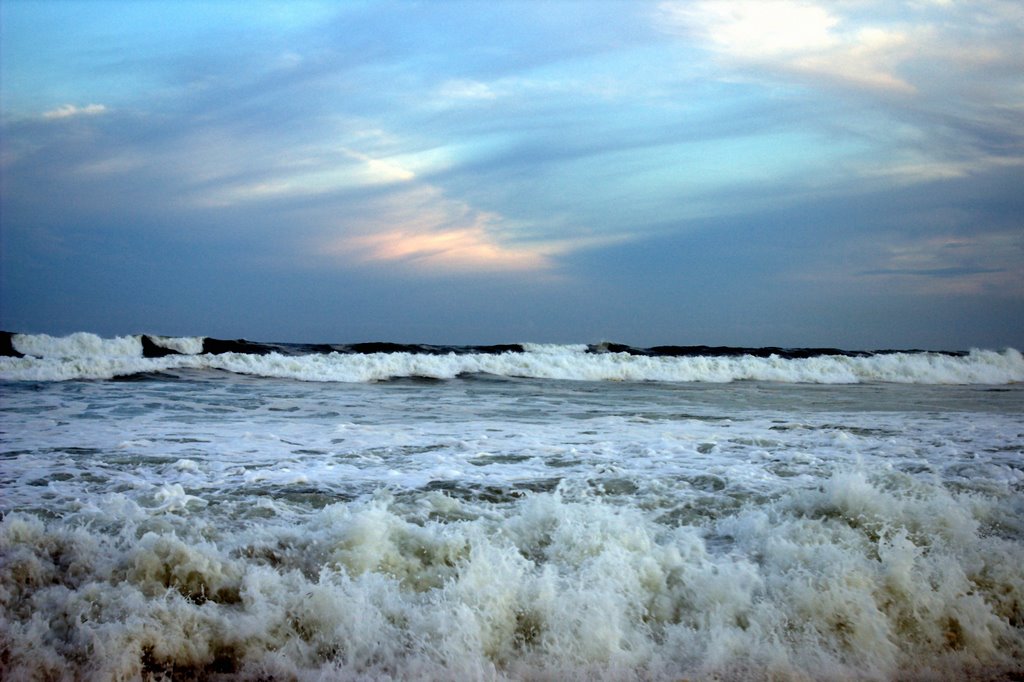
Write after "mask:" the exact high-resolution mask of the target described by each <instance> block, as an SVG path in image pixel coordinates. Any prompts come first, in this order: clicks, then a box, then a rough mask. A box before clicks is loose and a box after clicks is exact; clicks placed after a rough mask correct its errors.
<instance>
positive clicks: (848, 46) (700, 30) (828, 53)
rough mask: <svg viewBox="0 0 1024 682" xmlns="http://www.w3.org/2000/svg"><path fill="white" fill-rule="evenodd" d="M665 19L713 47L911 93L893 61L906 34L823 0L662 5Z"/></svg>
mask: <svg viewBox="0 0 1024 682" xmlns="http://www.w3.org/2000/svg"><path fill="white" fill-rule="evenodd" d="M661 17H662V21H663V26H664V28H666V29H667V30H669V31H670V32H675V33H682V34H684V35H688V36H694V37H696V38H698V39H699V40H702V41H704V42H705V44H707V45H708V46H709V47H710V48H711V49H712V50H714V51H715V52H717V53H718V54H719V55H721V56H723V57H725V58H728V59H732V60H736V61H737V62H740V63H745V64H751V65H761V66H769V67H772V68H775V69H779V70H782V71H785V72H789V73H790V74H793V75H797V76H803V77H813V78H823V79H826V80H829V81H832V82H835V83H839V84H845V85H848V86H855V87H863V88H869V89H875V90H885V91H890V92H900V93H912V92H914V91H915V88H914V86H913V85H911V84H910V83H908V82H907V81H906V80H904V79H903V78H902V77H900V76H899V75H897V73H896V71H895V67H896V66H897V65H898V64H899V62H900V61H901V59H902V58H903V57H904V56H905V55H906V54H908V53H909V52H910V51H912V50H913V47H914V46H913V44H912V40H911V36H910V34H908V33H907V32H905V31H900V30H895V29H889V28H880V27H877V26H864V27H860V28H858V27H856V26H851V25H850V22H847V21H844V19H843V18H841V17H839V16H836V15H835V14H833V13H832V12H830V11H829V10H828V9H826V6H824V5H820V4H816V3H812V2H802V1H800V0H705V1H701V2H666V3H663V4H662V5H661Z"/></svg>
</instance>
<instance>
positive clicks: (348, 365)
mask: <svg viewBox="0 0 1024 682" xmlns="http://www.w3.org/2000/svg"><path fill="white" fill-rule="evenodd" d="M0 352H2V353H3V354H4V356H3V357H0V379H3V380H7V381H64V380H76V379H114V378H117V377H125V376H131V375H137V374H151V373H154V372H166V371H174V370H185V369H194V370H225V371H229V372H234V373H237V374H246V375H253V376H262V377H273V378H283V379H297V380H302V381H335V382H374V381H386V380H390V379H398V378H406V377H424V378H431V379H441V380H444V379H453V378H456V377H459V376H463V375H474V374H489V375H494V376H499V377H510V378H512V377H515V378H533V379H555V380H579V381H664V382H713V383H726V382H732V381H765V382H786V383H819V384H855V383H872V382H891V383H907V384H1008V383H1015V382H1020V381H1024V357H1022V356H1021V353H1020V352H1019V351H1017V350H1015V349H1012V348H1007V349H1005V350H1003V351H992V350H980V349H973V350H970V351H953V352H951V351H922V350H906V351H899V350H884V351H846V350H840V349H835V348H796V349H784V348H775V347H767V348H735V347H725V346H656V347H652V348H633V347H631V346H625V345H621V344H613V343H601V344H593V345H586V344H575V345H558V344H532V343H523V344H504V345H493V346H438V345H423V344H398V343H383V342H381V343H357V344H294V343H258V342H252V341H246V340H244V339H238V340H224V339H214V338H210V337H167V336H155V335H144V334H143V335H131V336H119V337H114V338H101V337H99V336H97V335H95V334H90V333H87V332H79V333H76V334H71V335H68V336H63V337H54V336H49V335H45V334H11V333H8V332H3V333H2V335H0Z"/></svg>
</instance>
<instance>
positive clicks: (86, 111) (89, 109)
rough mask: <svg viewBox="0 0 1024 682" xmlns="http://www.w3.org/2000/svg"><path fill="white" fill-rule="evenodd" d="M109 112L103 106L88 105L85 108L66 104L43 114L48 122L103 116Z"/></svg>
mask: <svg viewBox="0 0 1024 682" xmlns="http://www.w3.org/2000/svg"><path fill="white" fill-rule="evenodd" d="M106 112H107V107H105V106H104V105H102V104H87V105H85V106H84V107H78V106H75V105H74V104H65V105H63V106H59V107H57V108H56V109H51V110H50V111H46V112H43V118H45V119H46V120H48V121H52V120H57V119H62V118H72V117H74V116H96V115H97V114H103V113H106Z"/></svg>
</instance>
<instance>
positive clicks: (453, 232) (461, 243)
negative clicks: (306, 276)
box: [312, 184, 566, 273]
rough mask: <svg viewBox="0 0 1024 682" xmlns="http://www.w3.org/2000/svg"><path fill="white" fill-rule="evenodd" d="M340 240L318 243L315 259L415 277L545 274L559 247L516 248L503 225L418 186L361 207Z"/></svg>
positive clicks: (345, 221)
mask: <svg viewBox="0 0 1024 682" xmlns="http://www.w3.org/2000/svg"><path fill="white" fill-rule="evenodd" d="M338 229H339V230H340V231H342V232H344V233H345V234H344V235H343V236H340V237H328V238H320V239H318V240H316V242H315V243H314V245H313V249H312V250H313V252H314V253H315V254H317V255H318V256H321V257H322V256H327V257H330V258H332V259H333V258H342V259H343V260H346V261H355V262H357V263H364V264H370V263H394V264H399V265H403V266H409V267H411V268H413V269H415V270H417V271H420V272H431V271H433V272H441V273H452V272H509V271H523V270H548V269H550V268H551V267H552V265H553V264H552V262H551V260H550V256H551V255H552V254H553V253H554V252H556V251H558V250H561V249H564V248H566V245H565V244H558V245H552V244H547V245H545V244H537V243H535V244H528V245H516V244H510V243H508V240H507V239H503V238H501V237H500V236H499V235H500V233H503V232H505V233H507V232H508V231H509V230H510V228H509V225H508V221H507V220H506V219H505V218H503V217H502V216H501V215H499V214H497V213H493V212H486V211H479V210H476V209H474V208H473V207H472V206H470V205H469V204H467V203H465V202H463V201H459V200H455V199H450V198H448V197H446V196H445V195H444V193H443V192H442V191H441V190H440V189H438V188H436V187H433V186H431V185H426V184H420V185H417V186H415V187H412V188H409V189H407V190H405V191H402V192H395V193H391V194H387V195H385V196H382V197H378V198H376V199H375V200H373V201H370V202H367V203H365V204H364V205H363V206H361V207H360V208H359V210H358V211H357V212H356V215H355V216H353V217H350V218H347V219H344V218H343V219H339V225H338Z"/></svg>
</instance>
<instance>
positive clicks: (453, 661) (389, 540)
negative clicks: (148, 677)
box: [0, 472, 1024, 680]
mask: <svg viewBox="0 0 1024 682" xmlns="http://www.w3.org/2000/svg"><path fill="white" fill-rule="evenodd" d="M996 504H997V503H996V501H995V500H989V499H985V498H979V497H976V496H959V497H958V496H955V495H951V494H949V493H948V492H946V491H944V490H943V489H942V488H941V487H935V486H934V485H928V484H921V483H915V482H911V481H909V480H903V479H900V478H899V477H895V478H893V477H888V478H885V477H883V478H879V477H868V476H867V475H865V474H863V473H860V472H848V473H839V474H836V475H835V476H833V477H832V478H831V479H829V480H828V481H827V483H826V486H825V487H824V488H823V489H822V490H821V491H817V492H815V491H794V492H792V493H789V494H787V495H785V496H783V497H782V498H780V499H779V500H778V501H777V502H775V503H772V504H769V505H764V506H761V507H758V508H753V509H750V510H743V511H740V512H739V513H736V514H732V515H728V516H726V517H724V518H722V519H721V520H720V521H719V522H718V523H717V524H716V525H714V526H712V527H709V528H707V529H700V528H696V527H690V526H680V527H668V526H663V525H660V524H657V523H654V522H652V521H651V520H650V518H648V516H647V515H645V514H643V513H641V512H639V511H638V510H636V509H633V508H621V507H616V506H612V505H609V504H606V503H603V502H601V501H600V500H597V499H587V498H586V497H584V498H577V499H566V498H565V497H564V496H563V494H561V493H559V492H554V493H545V494H538V495H533V496H530V497H528V498H526V499H525V500H523V501H521V502H519V503H517V504H515V505H514V507H512V508H511V509H509V510H506V511H505V512H504V513H502V514H500V515H496V514H494V513H491V511H490V510H489V509H488V508H487V507H480V506H475V505H472V504H470V503H468V502H460V501H458V500H455V499H452V498H450V497H445V496H441V495H438V494H436V493H435V494H428V495H425V496H422V497H420V498H418V499H417V500H415V501H414V502H412V503H409V502H406V503H402V502H399V501H398V500H396V499H394V498H392V497H390V496H388V495H378V496H376V497H374V498H369V499H366V500H364V501H363V502H360V503H357V504H335V505H329V506H327V507H325V508H323V509H322V510H321V511H320V512H319V513H317V514H315V515H313V516H311V517H308V518H307V519H306V520H304V521H303V522H302V523H301V524H299V525H298V526H295V525H291V524H282V523H275V522H273V520H271V521H270V522H268V523H264V524H263V525H261V526H259V527H258V528H254V529H252V530H251V531H248V532H239V533H236V534H231V535H229V534H225V533H223V532H219V531H218V530H217V529H216V528H214V527H210V526H206V525H204V524H203V523H199V524H198V526H196V527H195V528H193V529H191V530H190V529H189V527H188V526H179V527H178V528H177V530H176V531H168V530H165V531H158V530H148V531H147V530H145V528H144V527H139V526H137V525H136V524H135V523H129V524H128V525H127V526H125V527H123V529H122V530H119V531H113V532H112V533H103V532H101V531H99V530H97V529H96V528H97V527H98V524H97V520H96V519H95V518H93V520H92V524H91V526H90V527H85V526H82V525H79V524H75V523H69V522H61V521H49V522H44V521H41V520H39V519H37V518H35V517H33V516H31V515H26V514H9V515H7V516H6V518H4V520H3V522H2V523H0V552H2V553H3V555H4V556H5V561H4V563H3V567H2V573H0V585H2V587H3V589H2V590H0V600H2V605H3V608H4V612H5V614H6V617H5V618H4V619H3V620H2V622H0V629H2V636H3V639H4V641H5V642H7V646H8V649H7V650H8V652H9V653H8V656H9V658H7V659H6V662H5V664H4V665H5V667H6V668H7V673H8V674H9V675H11V676H12V677H11V678H14V679H17V678H20V677H28V676H30V675H40V674H41V675H44V676H45V675H50V676H57V677H59V676H60V675H62V674H65V673H67V672H68V671H78V672H77V673H76V674H77V675H84V676H92V677H104V678H115V677H119V678H129V677H135V676H139V675H140V674H143V673H146V672H148V673H161V672H162V673H168V674H172V675H186V676H188V675H190V674H197V673H198V674H204V673H206V674H208V673H209V672H210V671H211V670H217V669H218V668H219V669H220V670H221V671H222V672H231V673H233V674H235V675H238V676H240V677H244V678H251V677H253V678H254V677H263V678H265V677H267V676H284V677H299V678H300V679H319V678H320V677H321V676H323V675H327V676H338V677H343V678H377V677H390V678H400V679H564V678H582V677H585V678H588V679H656V680H660V679H666V680H668V679H680V678H681V677H690V678H697V679H722V678H726V679H737V678H738V679H860V678H871V679H890V678H893V677H897V676H899V677H901V678H922V679H924V678H927V679H958V678H959V677H960V676H962V675H964V674H966V673H970V672H979V671H980V672H981V673H985V672H986V671H1003V672H1006V671H1009V670H1014V669H1016V664H1015V661H1019V660H1020V657H1021V656H1022V655H1024V641H1022V637H1021V633H1020V630H1019V625H1018V626H1014V625H1013V623H1018V624H1019V623H1020V622H1021V619H1022V618H1024V611H1022V605H1024V574H1021V573H1020V572H1019V570H1016V567H1019V566H1020V565H1021V563H1022V562H1024V550H1022V548H1021V546H1020V545H1019V544H1014V543H1011V542H1008V541H1006V540H1001V539H999V538H998V537H994V536H992V535H990V534H987V533H984V532H982V531H981V530H980V529H981V527H982V526H983V525H985V524H988V523H990V522H991V521H992V519H993V518H994V517H996V516H997V515H998V513H999V512H998V510H997V509H996V508H995V507H996ZM172 511H173V510H172ZM111 521H112V520H111ZM109 527H112V528H118V527H120V524H113V523H111V525H110V526H109ZM709 533H711V534H712V535H716V536H717V535H721V536H723V537H726V538H728V543H729V549H728V551H724V552H723V551H721V550H720V549H717V550H716V549H714V548H712V546H711V545H709V541H708V537H709V535H708V534H709ZM11 678H9V679H11Z"/></svg>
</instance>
